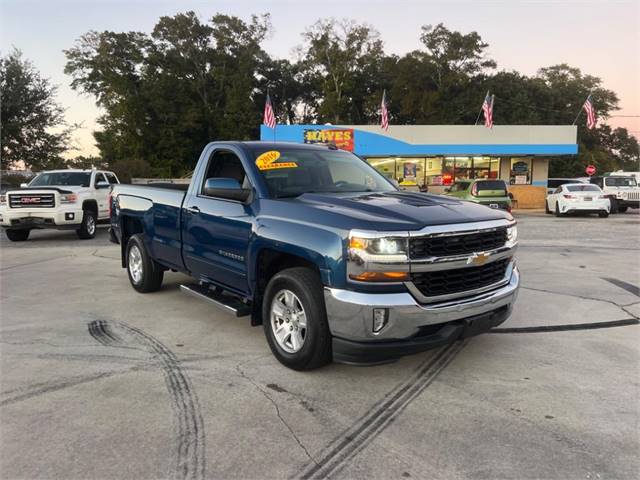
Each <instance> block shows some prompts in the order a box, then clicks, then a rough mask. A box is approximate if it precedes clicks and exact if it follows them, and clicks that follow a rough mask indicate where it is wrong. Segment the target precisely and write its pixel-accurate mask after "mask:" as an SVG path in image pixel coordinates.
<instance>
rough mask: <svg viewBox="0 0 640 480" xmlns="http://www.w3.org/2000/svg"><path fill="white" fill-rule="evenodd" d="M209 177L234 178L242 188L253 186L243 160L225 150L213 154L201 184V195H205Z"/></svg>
mask: <svg viewBox="0 0 640 480" xmlns="http://www.w3.org/2000/svg"><path fill="white" fill-rule="evenodd" d="M209 178H232V179H234V180H237V181H238V183H239V184H240V186H241V187H242V188H251V184H250V183H249V179H248V178H247V174H246V172H245V170H244V167H243V166H242V161H241V160H240V159H239V158H238V157H237V155H236V154H234V153H232V152H229V151H225V150H218V151H216V152H213V154H212V155H211V158H210V159H209V165H208V166H207V172H206V174H205V176H204V179H203V180H202V185H201V186H200V195H204V186H205V183H206V182H207V179H209Z"/></svg>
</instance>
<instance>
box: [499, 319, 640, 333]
mask: <svg viewBox="0 0 640 480" xmlns="http://www.w3.org/2000/svg"><path fill="white" fill-rule="evenodd" d="M638 324H640V320H638V319H637V318H625V319H622V320H612V321H609V322H592V323H567V324H562V325H538V326H533V327H502V328H493V329H491V330H489V332H488V333H544V332H570V331H576V330H596V329H598V328H614V327H626V326H627V325H638Z"/></svg>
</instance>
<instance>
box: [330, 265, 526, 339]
mask: <svg viewBox="0 0 640 480" xmlns="http://www.w3.org/2000/svg"><path fill="white" fill-rule="evenodd" d="M519 284H520V275H519V273H518V269H517V268H516V267H513V269H512V270H511V278H510V279H509V282H508V283H507V284H505V285H503V286H501V287H498V288H496V289H494V290H491V291H486V292H482V293H480V294H476V295H473V296H471V297H463V298H457V299H455V300H450V301H444V302H440V303H431V304H428V305H421V304H419V303H418V302H417V301H416V299H415V298H414V297H413V296H412V295H411V294H410V293H384V294H378V293H360V292H354V291H350V290H340V289H335V288H325V289H324V298H325V304H326V309H327V318H328V321H329V328H330V330H331V333H332V335H333V336H334V337H339V338H343V339H346V340H352V341H358V342H367V341H368V342H375V341H381V340H405V339H410V338H411V337H413V336H415V335H416V334H418V333H419V331H420V329H421V327H425V326H430V325H437V324H443V323H447V322H452V321H455V320H463V319H465V318H469V317H474V316H477V315H482V314H484V313H487V312H492V311H495V310H497V309H499V308H501V307H505V306H506V307H507V309H508V310H509V311H510V310H511V307H512V305H513V303H514V302H515V300H516V297H517V295H518V287H519ZM374 308H386V309H388V311H389V317H388V323H387V325H386V326H385V327H384V328H383V329H382V330H381V331H380V332H379V333H374V332H373V309H374ZM505 318H506V317H505Z"/></svg>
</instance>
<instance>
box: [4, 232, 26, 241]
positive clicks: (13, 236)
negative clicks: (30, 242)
mask: <svg viewBox="0 0 640 480" xmlns="http://www.w3.org/2000/svg"><path fill="white" fill-rule="evenodd" d="M30 232H31V230H28V229H24V230H9V229H7V230H5V231H4V233H5V234H6V235H7V238H8V239H9V240H11V241H12V242H24V241H25V240H26V239H27V238H29V233H30Z"/></svg>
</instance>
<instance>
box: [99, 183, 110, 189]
mask: <svg viewBox="0 0 640 480" xmlns="http://www.w3.org/2000/svg"><path fill="white" fill-rule="evenodd" d="M109 187H110V185H109V182H98V183H96V189H101V188H109Z"/></svg>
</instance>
